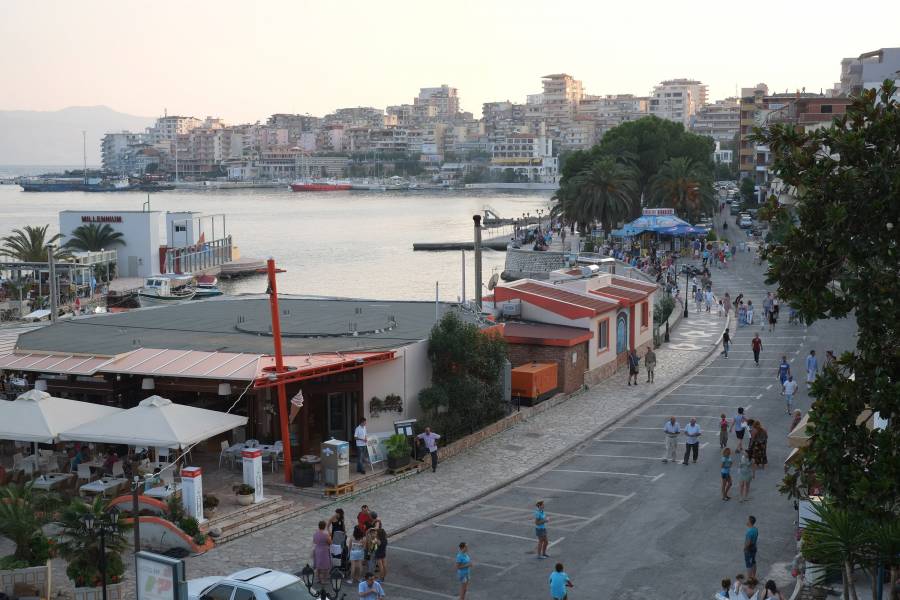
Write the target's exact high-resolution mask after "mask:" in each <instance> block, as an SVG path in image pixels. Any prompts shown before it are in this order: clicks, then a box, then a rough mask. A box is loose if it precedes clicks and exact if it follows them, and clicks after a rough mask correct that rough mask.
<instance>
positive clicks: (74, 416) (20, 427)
mask: <svg viewBox="0 0 900 600" xmlns="http://www.w3.org/2000/svg"><path fill="white" fill-rule="evenodd" d="M120 412H122V410H121V409H119V408H114V407H111V406H104V405H103V404H93V403H91V402H78V401H77V400H68V399H66V398H56V397H54V396H51V395H50V394H48V393H47V392H42V391H40V390H29V391H27V392H25V393H24V394H22V395H21V396H19V397H18V398H16V399H15V400H12V401H9V400H3V401H0V439H4V440H17V441H20V442H38V443H42V444H51V443H53V442H55V441H56V439H57V437H58V436H59V434H60V433H62V432H63V431H65V430H67V429H71V428H73V427H78V426H79V425H82V424H84V423H88V422H90V421H95V420H97V419H100V418H102V417H106V416H110V415H114V414H116V413H120Z"/></svg>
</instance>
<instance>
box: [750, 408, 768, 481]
mask: <svg viewBox="0 0 900 600" xmlns="http://www.w3.org/2000/svg"><path fill="white" fill-rule="evenodd" d="M768 445H769V432H768V431H766V430H765V428H764V427H763V426H762V423H761V422H760V420H759V419H756V420H754V421H753V428H752V429H751V432H750V457H751V458H752V459H753V469H754V471H755V470H756V469H757V468H759V469H765V468H766V465H767V464H769V457H768V455H767V447H768Z"/></svg>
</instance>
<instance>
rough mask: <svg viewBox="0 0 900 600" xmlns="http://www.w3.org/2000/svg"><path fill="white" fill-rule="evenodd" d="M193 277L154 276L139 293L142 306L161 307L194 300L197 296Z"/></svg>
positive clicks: (148, 279) (149, 278) (147, 280)
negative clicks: (192, 284) (193, 285)
mask: <svg viewBox="0 0 900 600" xmlns="http://www.w3.org/2000/svg"><path fill="white" fill-rule="evenodd" d="M193 281H194V278H193V276H191V275H154V276H153V277H148V278H147V279H146V281H145V282H144V287H142V288H141V289H140V290H139V291H138V301H139V302H140V303H141V306H161V305H165V304H177V303H179V302H185V301H187V300H192V299H193V298H194V296H195V295H197V290H195V289H194V288H193V287H192V286H191V283H193Z"/></svg>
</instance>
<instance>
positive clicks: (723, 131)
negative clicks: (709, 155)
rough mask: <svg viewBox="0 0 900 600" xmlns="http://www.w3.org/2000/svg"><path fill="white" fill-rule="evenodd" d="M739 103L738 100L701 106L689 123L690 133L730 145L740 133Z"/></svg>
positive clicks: (720, 101) (733, 99)
mask: <svg viewBox="0 0 900 600" xmlns="http://www.w3.org/2000/svg"><path fill="white" fill-rule="evenodd" d="M740 121H741V102H740V99H738V98H726V99H724V100H716V102H715V103H714V104H707V105H706V106H701V107H700V109H699V110H698V111H697V113H696V114H695V115H694V119H693V121H692V122H691V127H690V129H691V131H692V132H694V133H696V134H698V135H705V136H707V137H711V138H712V139H713V140H714V141H716V142H722V143H726V142H728V143H730V142H733V141H734V137H735V136H736V135H737V134H738V132H739V131H740Z"/></svg>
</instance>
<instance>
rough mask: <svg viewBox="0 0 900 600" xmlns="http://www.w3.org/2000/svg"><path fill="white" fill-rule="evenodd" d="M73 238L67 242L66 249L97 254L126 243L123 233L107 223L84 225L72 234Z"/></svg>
mask: <svg viewBox="0 0 900 600" xmlns="http://www.w3.org/2000/svg"><path fill="white" fill-rule="evenodd" d="M71 237H72V239H70V240H69V241H68V242H66V247H67V248H72V249H73V250H80V251H82V252H97V251H99V250H103V249H105V248H109V247H111V246H116V245H119V244H124V243H125V241H124V240H123V239H122V232H121V231H115V230H114V229H113V228H112V227H110V226H109V224H107V223H103V224H102V225H98V224H96V223H89V224H87V225H82V226H80V227H77V228H76V229H75V231H73V232H72V236H71Z"/></svg>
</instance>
